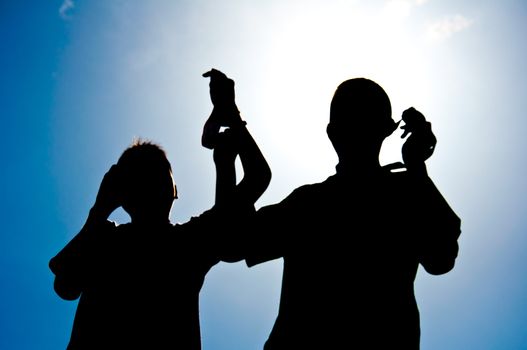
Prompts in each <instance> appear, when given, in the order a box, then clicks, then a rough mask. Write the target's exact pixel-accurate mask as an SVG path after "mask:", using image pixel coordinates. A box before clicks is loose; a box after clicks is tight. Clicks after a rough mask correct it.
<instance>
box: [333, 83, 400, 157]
mask: <svg viewBox="0 0 527 350" xmlns="http://www.w3.org/2000/svg"><path fill="white" fill-rule="evenodd" d="M391 115H392V108H391V104H390V99H389V98H388V95H387V94H386V92H385V91H384V89H383V88H382V87H381V86H379V85H378V84H377V83H375V82H373V81H371V80H369V79H365V78H355V79H349V80H346V81H344V82H342V83H341V84H340V85H339V86H338V88H337V90H336V91H335V94H334V95H333V99H332V101H331V109H330V121H329V124H328V127H327V133H328V136H329V138H330V140H331V142H332V144H333V147H334V148H335V151H336V152H337V154H338V156H339V159H340V160H341V161H347V160H349V159H350V158H356V157H357V156H359V157H374V156H378V154H379V152H380V148H381V145H382V142H383V140H384V139H385V138H386V137H387V136H389V135H390V134H391V133H392V132H393V131H394V130H395V129H396V128H397V124H396V123H395V122H394V121H393V119H392V117H391Z"/></svg>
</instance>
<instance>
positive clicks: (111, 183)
mask: <svg viewBox="0 0 527 350" xmlns="http://www.w3.org/2000/svg"><path fill="white" fill-rule="evenodd" d="M122 179H123V178H122V174H120V169H119V167H118V165H117V164H114V165H112V167H111V168H110V170H108V172H107V173H106V174H105V175H104V177H103V179H102V182H101V185H100V186H99V192H98V193H97V198H96V199H95V204H94V206H93V211H94V213H95V214H96V215H97V216H98V218H99V219H103V220H106V219H107V218H108V217H109V216H110V214H111V213H112V212H113V211H114V210H115V209H117V208H119V207H120V206H121V205H122V198H123V193H122V188H123V184H122Z"/></svg>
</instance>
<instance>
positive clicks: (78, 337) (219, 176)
mask: <svg viewBox="0 0 527 350" xmlns="http://www.w3.org/2000/svg"><path fill="white" fill-rule="evenodd" d="M204 76H205V77H210V78H211V83H210V93H211V99H212V101H213V104H214V109H213V113H212V114H211V116H210V117H209V120H208V121H207V122H206V123H205V126H204V130H203V132H204V136H202V141H205V142H203V145H204V146H206V147H207V148H211V149H213V150H214V153H213V159H214V164H215V167H216V200H215V205H214V206H213V208H212V209H210V210H208V211H206V212H205V213H203V214H201V215H200V216H198V217H194V218H192V219H191V220H190V221H189V222H187V223H184V224H177V225H173V224H171V223H170V220H169V216H170V210H171V207H172V204H173V201H174V199H176V198H177V188H176V187H175V183H174V179H173V177H172V170H171V165H170V162H169V161H168V159H167V157H166V154H165V152H164V151H163V150H162V149H161V148H160V147H159V146H157V145H155V144H152V143H150V142H138V143H136V144H134V145H133V146H131V147H129V148H128V149H126V150H125V151H124V152H123V154H122V155H121V157H120V158H119V160H118V162H117V164H115V165H113V166H112V167H111V168H110V170H109V171H108V172H107V173H106V175H105V176H104V178H103V180H102V182H101V185H100V187H99V192H98V194H97V198H96V200H95V204H94V206H93V207H92V209H91V210H90V213H89V215H88V219H87V220H86V224H85V225H84V227H83V228H82V230H81V232H79V233H78V234H77V235H76V236H75V237H74V238H73V239H72V240H71V241H70V242H69V243H68V244H67V245H66V247H65V248H64V249H62V250H61V251H60V252H59V253H58V254H57V255H56V256H55V257H54V258H52V259H51V261H50V264H49V265H50V268H51V270H52V271H53V273H54V274H55V282H54V288H55V291H56V292H57V294H58V295H59V296H60V297H61V298H63V299H66V300H75V299H77V298H79V297H80V300H79V304H78V307H77V312H76V315H75V320H74V324H73V330H72V334H71V338H70V343H69V345H68V349H70V350H72V349H90V350H93V349H138V348H139V349H167V348H168V349H182V350H199V349H201V337H200V325H199V292H200V290H201V287H202V286H203V282H204V279H205V276H206V274H207V272H208V271H209V270H210V269H211V268H212V267H213V266H214V265H215V264H217V263H218V262H219V261H220V260H222V261H225V262H234V261H239V260H241V259H243V256H242V255H240V252H241V251H242V249H241V248H240V247H241V244H242V242H243V240H242V239H241V235H243V234H244V233H245V232H246V230H245V229H244V228H245V227H246V225H247V219H248V218H249V217H250V216H251V215H252V214H253V213H254V202H255V201H256V200H257V199H258V198H259V197H260V196H261V194H262V193H263V192H264V191H265V189H266V188H267V186H268V184H269V182H270V179H271V170H270V169H269V166H268V164H267V162H266V160H265V158H264V156H263V154H262V153H261V152H260V149H259V148H258V145H257V144H256V142H255V141H254V139H253V138H252V135H251V134H250V133H249V131H248V129H247V128H246V123H245V122H244V121H243V120H242V119H241V116H240V114H239V112H238V108H237V107H236V104H235V101H234V81H232V80H231V79H229V78H227V76H226V75H225V74H223V73H222V72H220V71H217V70H214V69H213V70H211V71H210V72H207V73H205V74H204ZM221 127H227V129H226V130H225V131H221V132H220V128H221ZM238 156H239V157H240V161H241V164H242V168H243V175H244V176H243V178H242V179H241V181H240V182H239V183H237V182H236V170H235V160H236V157H238ZM118 207H122V208H123V209H124V210H125V211H126V212H127V213H128V214H129V215H130V218H131V223H129V224H124V225H115V224H114V223H112V222H110V221H108V217H109V216H110V214H111V213H112V212H113V211H114V210H115V209H116V208H118Z"/></svg>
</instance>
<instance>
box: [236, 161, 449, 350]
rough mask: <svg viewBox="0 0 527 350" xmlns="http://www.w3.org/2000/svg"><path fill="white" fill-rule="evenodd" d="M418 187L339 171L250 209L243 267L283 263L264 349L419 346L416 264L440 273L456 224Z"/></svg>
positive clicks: (382, 175)
mask: <svg viewBox="0 0 527 350" xmlns="http://www.w3.org/2000/svg"><path fill="white" fill-rule="evenodd" d="M424 182H425V183H424V184H421V186H415V185H414V184H413V183H411V179H410V177H409V176H408V174H407V173H390V172H388V171H386V170H380V171H379V172H378V173H377V174H370V175H369V176H363V177H360V176H356V175H354V174H352V173H348V174H345V173H344V172H339V173H337V174H336V175H334V176H331V177H329V178H328V179H327V180H326V181H324V182H322V183H319V184H313V185H306V186H302V187H300V188H298V189H297V190H295V191H294V192H293V193H292V194H291V195H290V196H288V197H287V198H286V199H284V200H283V201H282V202H281V203H279V204H276V205H271V206H268V207H264V208H262V209H260V210H259V211H258V214H257V223H256V225H255V226H256V227H257V228H256V230H257V237H258V240H257V241H258V246H257V247H255V248H254V249H255V251H254V252H253V253H252V256H251V257H250V258H248V259H246V260H247V264H248V265H249V266H252V265H254V264H257V263H260V262H263V261H266V260H270V259H273V258H277V257H283V258H284V270H283V280H282V294H281V299H280V308H279V315H278V317H277V320H276V322H275V325H274V327H273V330H272V333H271V335H270V337H269V339H268V341H267V343H266V346H265V349H332V348H335V349H418V348H419V332H420V331H419V313H418V308H417V305H416V300H415V296H414V291H413V282H414V278H415V276H416V272H417V269H418V265H419V263H422V264H424V265H425V267H426V268H427V270H429V272H433V273H444V272H446V271H448V270H450V268H451V267H452V266H453V263H454V259H455V257H456V255H457V249H458V246H457V241H456V240H457V237H458V234H459V219H458V218H457V216H456V215H455V214H454V213H453V212H452V211H451V210H450V208H449V207H448V205H447V204H446V202H444V200H443V198H442V197H441V195H440V194H439V192H437V190H436V189H435V187H434V186H433V184H432V183H431V181H430V180H429V179H426V181H424ZM412 189H415V190H412Z"/></svg>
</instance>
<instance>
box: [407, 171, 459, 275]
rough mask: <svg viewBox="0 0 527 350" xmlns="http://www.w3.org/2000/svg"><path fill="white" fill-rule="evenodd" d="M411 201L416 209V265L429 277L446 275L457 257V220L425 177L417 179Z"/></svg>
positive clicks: (432, 184)
mask: <svg viewBox="0 0 527 350" xmlns="http://www.w3.org/2000/svg"><path fill="white" fill-rule="evenodd" d="M415 199H416V203H415V204H416V205H417V206H418V207H419V208H420V209H419V212H420V215H419V217H418V218H417V220H419V221H420V225H419V226H420V227H421V232H420V234H419V238H418V242H419V246H418V249H419V253H418V254H419V262H420V263H421V265H422V266H423V267H424V268H425V270H426V271H427V272H428V273H430V274H432V275H441V274H444V273H447V272H449V271H450V270H452V269H453V268H454V265H455V261H456V258H457V255H458V250H459V245H458V242H457V240H458V238H459V235H460V234H461V220H460V218H459V217H458V216H457V215H456V213H455V212H454V211H453V210H452V208H451V207H450V206H449V205H448V203H447V201H446V200H445V198H444V197H443V196H442V195H441V193H440V192H439V190H438V189H437V188H436V186H435V185H434V183H433V182H432V180H430V179H429V178H428V177H426V178H424V179H419V186H418V191H417V195H416V198H415Z"/></svg>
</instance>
